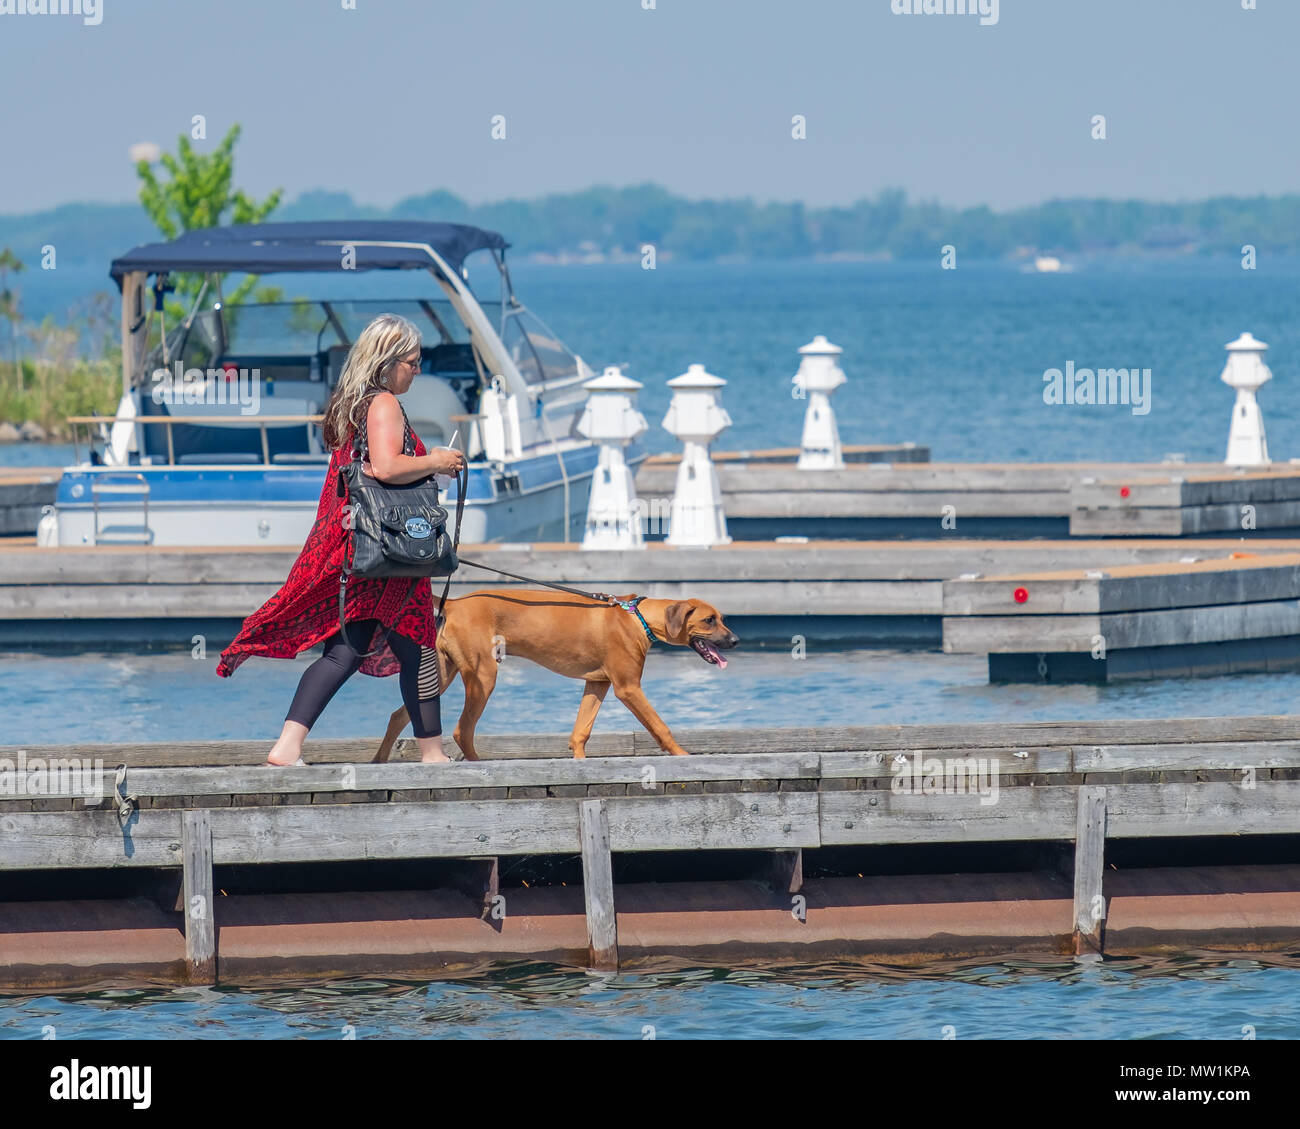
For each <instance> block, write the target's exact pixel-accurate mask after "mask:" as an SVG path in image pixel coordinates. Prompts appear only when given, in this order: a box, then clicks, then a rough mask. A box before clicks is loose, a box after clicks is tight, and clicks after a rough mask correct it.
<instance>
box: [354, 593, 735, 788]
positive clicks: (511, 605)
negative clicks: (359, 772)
mask: <svg viewBox="0 0 1300 1129" xmlns="http://www.w3.org/2000/svg"><path fill="white" fill-rule="evenodd" d="M621 598H623V599H630V598H631V597H621ZM637 606H638V608H639V609H640V611H641V615H642V616H644V617H645V621H646V623H647V624H648V625H649V627H650V630H651V631H653V632H654V635H655V638H656V639H659V640H661V641H663V642H665V643H672V644H674V645H675V646H679V647H691V648H692V649H694V651H695V652H696V653H697V654H698V655H699V656H700V657H701V658H702V659H704V661H705V662H708V663H712V664H713V665H714V666H718V667H725V666H726V665H727V660H726V659H724V658H723V657H722V654H721V651H722V650H724V649H727V650H729V649H730V648H732V647H734V646H735V645H736V644H737V642H739V640H738V639H737V638H736V636H735V635H734V634H732V632H731V631H730V630H729V629H728V627H727V625H726V624H725V623H723V622H722V615H721V613H720V612H718V610H717V609H716V608H714V607H712V606H710V605H709V604H706V603H704V602H703V601H702V600H642V601H641V603H640V604H638V605H637ZM649 651H650V640H649V639H648V638H647V637H646V633H645V628H643V627H642V626H641V621H640V620H639V619H637V617H636V615H634V614H633V613H632V612H630V611H626V610H625V609H623V608H621V607H619V606H618V605H615V604H598V603H596V602H595V601H593V600H587V599H583V598H582V597H581V596H570V595H567V594H566V593H563V592H538V591H532V590H527V589H525V590H522V591H519V590H511V589H495V590H491V591H484V592H474V593H472V594H471V595H469V596H462V597H461V598H460V599H458V600H448V601H447V607H446V620H445V621H444V623H443V628H442V630H441V631H439V632H438V668H439V669H438V674H439V685H440V686H441V687H442V688H443V689H444V690H445V689H446V688H447V687H448V686H449V685H450V684H451V681H452V679H453V678H455V677H456V675H457V674H459V675H460V676H461V678H462V679H463V680H464V682H465V708H464V709H463V710H462V711H461V715H460V721H459V722H457V724H456V730H455V733H454V734H453V736H454V737H455V738H456V744H457V745H459V746H460V749H461V752H463V753H464V754H465V759H466V760H478V755H477V754H476V753H475V751H474V727H475V725H476V724H478V719H479V718H480V717H481V716H482V715H483V710H484V708H485V707H486V706H487V701H488V698H489V697H491V695H492V689H493V687H494V686H495V685H496V680H497V665H498V664H499V663H500V662H501V659H502V657H503V656H504V655H518V656H519V657H520V658H525V659H530V660H532V661H533V662H535V663H537V664H538V665H540V666H544V667H546V668H547V670H553V671H555V672H556V674H563V675H565V676H566V677H568V678H581V679H582V680H583V682H584V683H585V686H584V689H583V695H582V705H581V706H579V707H578V720H577V721H576V722H575V723H574V726H573V735H572V736H571V737H570V738H569V748H570V749H572V750H573V755H574V756H575V757H583V756H586V749H587V739H588V738H589V737H590V736H591V730H592V727H593V726H594V725H595V724H596V713H597V711H598V710H599V709H600V703H601V702H602V701H603V700H604V698H605V692H606V691H607V690H608V689H609V688H610V687H611V686H613V687H614V694H615V696H616V697H617V698H618V700H619V701H620V702H622V703H623V704H624V705H625V706H627V708H628V709H630V710H631V711H632V713H633V715H634V716H635V717H636V719H637V720H638V721H639V722H640V723H641V724H642V725H644V726H645V727H646V729H648V730H649V731H650V735H651V736H652V737H654V739H655V740H656V741H657V742H658V743H659V747H660V748H661V749H663V750H664V751H665V752H668V753H672V754H674V755H675V756H685V755H686V750H685V749H683V748H682V747H681V746H680V745H679V744H677V742H676V741H674V740H673V735H672V733H671V732H670V731H669V729H668V726H666V725H665V724H664V722H663V719H662V718H660V716H659V715H658V714H657V713H655V711H654V707H653V706H651V705H650V702H649V700H648V699H647V698H646V696H645V693H644V692H643V691H642V689H641V671H642V669H643V668H644V667H645V659H646V655H647V654H648V653H649ZM409 720H410V718H409V716H408V715H407V712H406V707H405V706H403V707H402V708H401V709H399V710H398V711H397V712H396V713H394V714H393V716H392V718H391V719H390V720H389V722H388V732H387V733H385V734H384V740H383V742H382V744H380V746H379V751H378V752H377V753H375V757H374V759H375V762H376V763H382V762H384V761H386V760H388V755H389V753H391V752H392V749H393V745H394V743H395V742H396V741H397V738H398V735H399V734H400V733H401V732H402V730H403V729H405V728H406V724H407V722H408V721H409Z"/></svg>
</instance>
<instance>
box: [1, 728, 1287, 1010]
mask: <svg viewBox="0 0 1300 1129" xmlns="http://www.w3.org/2000/svg"><path fill="white" fill-rule="evenodd" d="M679 737H680V738H681V739H682V742H683V744H684V746H685V747H686V748H688V749H690V750H692V752H693V753H694V754H696V755H693V756H691V757H667V756H660V755H651V748H650V747H649V741H650V739H649V737H648V735H646V734H643V733H640V732H636V733H627V734H616V735H606V736H597V737H594V738H593V740H592V743H591V745H590V746H589V753H590V754H591V756H590V757H589V759H587V760H585V761H573V760H569V759H563V758H562V751H563V748H564V743H565V740H566V738H565V737H564V736H562V735H551V736H536V735H517V736H510V737H501V736H498V737H481V738H480V742H481V745H482V747H483V749H484V751H485V757H486V758H487V759H485V760H483V761H481V762H478V763H472V764H471V763H464V762H461V763H454V764H446V765H422V764H419V763H389V764H385V765H372V764H368V763H356V762H358V761H365V760H368V758H369V755H370V753H371V750H373V748H374V747H375V746H376V744H377V739H376V740H375V741H316V742H312V743H311V744H310V746H309V751H308V756H309V757H311V758H312V760H313V764H312V765H311V767H307V768H290V769H270V768H265V767H262V766H261V765H260V761H261V759H262V758H263V756H264V755H265V743H264V742H261V743H248V742H209V743H202V744H190V745H186V744H177V743H169V744H165V745H129V746H107V745H105V746H94V745H84V746H81V745H78V746H71V747H47V748H28V749H25V750H22V751H20V750H16V749H0V771H7V773H8V776H7V777H0V780H7V781H8V782H9V787H8V789H7V791H6V793H5V795H4V796H3V797H0V898H2V900H0V990H4V991H49V990H58V989H67V988H77V987H92V986H93V987H106V986H110V985H115V984H116V985H125V984H167V983H191V984H213V983H221V984H234V983H251V982H259V981H263V980H268V979H270V980H274V979H276V978H282V977H312V978H320V977H328V976H355V975H365V976H385V975H388V976H398V975H411V976H425V975H447V974H453V973H455V972H457V971H459V970H464V969H468V968H472V967H475V966H477V965H482V963H484V962H486V961H491V960H499V959H518V958H529V959H539V960H554V961H559V962H562V963H566V964H585V965H590V966H592V967H596V968H616V967H634V966H636V965H638V964H641V963H643V962H646V961H653V960H655V959H657V958H663V957H674V958H687V959H704V960H719V959H727V960H732V959H748V958H764V959H770V958H790V959H797V960H812V959H817V960H824V959H832V958H835V959H838V958H846V959H847V958H852V959H860V960H870V961H882V962H889V963H894V964H898V963H904V964H906V963H920V962H923V961H926V960H930V959H936V958H951V957H963V956H994V955H1000V954H1009V953H1021V954H1033V953H1039V954H1058V955H1059V954H1070V953H1074V954H1089V953H1096V952H1105V953H1110V954H1138V953H1155V952H1160V953H1165V952H1171V951H1178V950H1181V949H1201V950H1205V949H1212V950H1214V949H1217V950H1230V951H1256V952H1268V951H1287V950H1293V949H1294V948H1295V947H1296V946H1297V945H1300V865H1298V864H1300V854H1297V851H1296V847H1295V839H1294V838H1292V839H1287V838H1286V836H1294V835H1295V834H1296V833H1297V831H1300V817H1298V816H1297V814H1296V813H1297V811H1300V718H1289V717H1253V718H1201V719H1187V720H1182V719H1179V720H1136V721H1135V720H1128V719H1124V720H1120V721H1114V722H1077V723H1075V722H1071V723H1032V724H1013V723H998V724H989V725H926V726H910V727H896V726H877V727H863V728H829V729H809V728H802V729H786V730H781V729H761V730H695V731H690V732H684V733H680V734H679ZM655 751H656V752H657V750H655ZM397 755H398V756H399V757H402V756H410V755H411V749H410V743H409V742H403V743H402V744H401V746H399V749H398V750H397ZM119 763H120V764H123V765H125V768H124V769H121V770H119V771H117V772H115V770H114V769H115V766H116V765H117V764H119ZM55 764H61V765H62V766H63V771H64V772H65V774H66V773H70V772H72V771H73V766H84V769H85V776H82V777H78V778H76V779H77V781H78V786H81V785H85V787H84V790H85V791H90V792H94V791H96V790H98V791H99V792H100V793H101V794H102V795H103V799H102V800H97V799H94V798H92V800H91V801H90V802H89V806H88V802H87V801H86V800H84V799H81V798H76V797H74V796H73V795H72V791H73V785H72V784H71V781H72V780H73V779H74V778H73V777H72V776H68V775H65V776H64V777H62V778H61V779H63V780H65V782H68V783H67V787H66V788H65V790H64V792H63V793H61V794H52V793H53V791H54V790H53V788H52V787H50V786H49V785H50V783H51V782H52V781H53V780H55V779H56V778H59V777H58V776H57V773H56V772H55V771H54V768H53V766H54V765H55ZM101 764H102V766H103V767H102V768H101V767H99V766H100V765H101ZM38 765H39V768H40V770H41V772H42V773H43V775H42V776H41V778H40V779H41V780H43V781H44V783H45V785H46V788H45V790H44V791H41V790H40V789H39V788H37V787H34V786H33V784H32V781H33V780H35V779H36V778H35V777H33V776H32V774H33V773H34V772H35V771H36V770H37V766H38ZM24 774H26V775H24ZM18 781H26V784H25V785H23V784H19V785H18V786H17V787H14V784H15V782H18ZM87 782H93V784H94V785H95V788H93V789H92V788H91V787H90V786H89V784H88V783H87ZM24 787H25V789H26V790H25V791H24V790H23V789H24ZM1251 844H1254V845H1255V846H1254V848H1253V857H1250V851H1249V850H1247V848H1250V847H1251ZM1288 844H1290V845H1289V846H1288ZM548 867H549V869H548ZM527 875H532V878H533V880H532V881H529V880H528V879H527V877H526V876H527ZM539 876H540V877H539Z"/></svg>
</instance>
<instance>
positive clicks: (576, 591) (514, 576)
mask: <svg viewBox="0 0 1300 1129" xmlns="http://www.w3.org/2000/svg"><path fill="white" fill-rule="evenodd" d="M459 532H460V531H459V529H458V530H457V536H459ZM458 559H459V561H460V563H461V564H466V565H469V566H470V567H471V568H481V569H484V570H485V571H487V572H495V573H497V574H498V575H500V576H508V577H510V579H511V580H522V581H524V583H526V584H540V585H542V587H544V588H554V589H555V590H556V591H557V592H567V593H568V594H569V595H570V596H581V597H583V599H586V600H595V601H596V602H597V603H600V604H617V605H618V606H619V607H620V608H622V609H623V610H624V611H625V612H631V613H632V614H633V615H634V616H636V618H637V619H638V620H640V621H641V628H642V630H643V631H645V637H646V638H647V639H649V640H650V642H651V643H653V642H654V641H655V633H654V632H653V631H651V630H650V625H649V624H648V623H646V621H645V616H643V615H642V614H641V609H640V608H638V607H637V604H639V603H640V602H641V601H642V600H644V599H645V597H644V596H633V597H632V599H630V600H620V599H619V598H618V597H617V596H612V595H610V594H609V593H608V592H584V591H582V589H581V588H569V587H567V586H566V585H564V584H552V583H551V582H550V581H549V580H538V579H537V578H536V577H535V576H520V575H519V574H518V573H517V572H506V570H505V569H503V568H496V567H495V566H493V565H485V564H480V563H479V562H478V561H471V560H466V558H464V557H459V558H458ZM447 583H448V584H450V583H451V580H450V578H449V579H448V581H447ZM443 595H444V596H445V595H446V593H445V592H444V593H443Z"/></svg>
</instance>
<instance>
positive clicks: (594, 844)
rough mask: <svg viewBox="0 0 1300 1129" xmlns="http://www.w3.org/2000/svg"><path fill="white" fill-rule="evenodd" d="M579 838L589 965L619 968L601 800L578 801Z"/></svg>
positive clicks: (606, 823) (605, 819) (606, 828)
mask: <svg viewBox="0 0 1300 1129" xmlns="http://www.w3.org/2000/svg"><path fill="white" fill-rule="evenodd" d="M578 835H579V839H580V840H581V842H582V896H583V899H584V901H585V902H586V906H587V953H588V960H589V962H590V964H591V967H592V968H598V969H617V968H618V923H617V919H616V918H615V915H614V856H613V855H612V854H610V850H609V814H608V812H607V811H606V810H605V801H604V800H584V801H583V802H582V803H581V804H579V805H578Z"/></svg>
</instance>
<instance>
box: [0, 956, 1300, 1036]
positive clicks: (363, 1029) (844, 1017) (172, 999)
mask: <svg viewBox="0 0 1300 1129" xmlns="http://www.w3.org/2000/svg"><path fill="white" fill-rule="evenodd" d="M1298 967H1300V966H1297V964H1295V963H1289V964H1287V963H1283V964H1269V963H1264V962H1261V961H1259V960H1257V959H1224V958H1223V957H1213V956H1205V957H1202V958H1198V959H1193V958H1176V959H1175V958H1164V959H1160V960H1147V961H1139V960H1124V959H1119V960H1114V959H1108V960H1106V961H1105V962H1103V963H1075V962H1074V961H1069V960H1062V959H1059V958H1058V959H1055V960H1050V959H1049V960H1041V961H1034V960H1014V961H1001V962H979V963H969V964H966V965H964V966H963V965H943V966H930V967H928V968H925V969H921V970H903V969H891V968H887V967H880V966H874V967H872V966H863V965H855V964H853V963H851V962H847V961H845V962H837V963H832V964H820V965H813V966H802V967H800V966H787V967H784V968H744V969H726V968H710V967H685V968H679V969H673V970H669V971H656V972H623V973H619V974H609V973H594V972H579V971H574V970H572V969H562V968H557V967H555V966H553V965H545V964H536V963H529V962H512V963H509V964H501V965H498V966H497V967H496V968H494V969H493V970H492V971H491V972H489V973H486V974H481V975H478V976H474V977H472V978H468V979H464V980H452V981H441V982H435V983H431V984H410V983H401V982H394V981H383V980H367V981H352V982H348V983H335V984H330V985H317V986H311V987H286V988H276V989H270V990H268V989H260V990H252V989H245V990H234V989H222V990H212V989H194V988H189V989H179V990H172V991H158V990H154V991H110V992H100V993H95V994H91V995H84V996H80V997H75V998H58V997H50V996H44V997H32V998H27V999H13V1000H9V1001H3V1000H0V1037H3V1038H15V1039H24V1038H26V1039H39V1038H41V1032H42V1029H43V1028H44V1027H46V1026H47V1025H49V1026H53V1027H54V1029H55V1034H56V1036H57V1037H58V1038H60V1039H74V1038H92V1039H124V1038H149V1039H193V1038H200V1039H202V1038H208V1039H220V1038H241V1039H250V1038H253V1039H285V1038H298V1039H340V1038H344V1037H345V1035H348V1034H349V1033H350V1034H351V1037H354V1038H357V1039H376V1038H378V1039H383V1038H390V1039H411V1038H450V1039H455V1038H462V1039H464V1038H498V1039H500V1038H506V1039H508V1038H527V1039H536V1038H561V1039H563V1038H570V1039H583V1038H586V1039H646V1038H655V1039H718V1038H730V1039H816V1038H832V1039H942V1038H945V1037H949V1038H956V1039H1112V1040H1120V1039H1241V1038H1243V1036H1245V1035H1246V1034H1248V1033H1251V1032H1253V1034H1254V1037H1255V1038H1258V1039H1296V1038H1300V1018H1298V1017H1297V1012H1296V1008H1295V1002H1294V1001H1295V995H1294V993H1295V986H1296V977H1297V968H1298Z"/></svg>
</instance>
